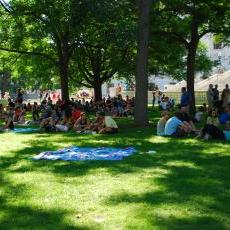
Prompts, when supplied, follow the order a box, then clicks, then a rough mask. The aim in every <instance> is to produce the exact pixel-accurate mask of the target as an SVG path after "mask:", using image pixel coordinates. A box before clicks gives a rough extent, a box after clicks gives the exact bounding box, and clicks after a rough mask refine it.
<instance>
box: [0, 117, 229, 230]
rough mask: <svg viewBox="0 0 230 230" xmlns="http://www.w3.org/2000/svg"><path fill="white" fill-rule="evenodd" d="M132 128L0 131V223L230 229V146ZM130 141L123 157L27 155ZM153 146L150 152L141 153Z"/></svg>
mask: <svg viewBox="0 0 230 230" xmlns="http://www.w3.org/2000/svg"><path fill="white" fill-rule="evenodd" d="M151 121H152V125H151V127H149V128H146V129H139V128H135V127H131V125H130V124H131V121H130V120H128V119H125V118H124V119H121V121H120V122H119V123H120V124H121V126H122V128H121V130H120V133H119V134H118V135H111V136H103V135H79V134H78V135H77V134H74V133H64V134H63V133H62V134H60V133H58V134H45V133H37V134H13V133H0V229H4V230H5V229H6V230H8V229H33V230H34V229H45V230H46V229H47V230H50V229H55V230H56V229H106V230H107V229H154V230H155V229H156V230H158V229H169V230H174V229H175V230H177V229H185V230H190V229H191V230H204V229H207V230H213V229H216V230H222V229H226V230H227V229H230V145H229V143H223V142H204V141H199V140H196V139H192V138H190V139H180V140H179V139H177V140H176V139H171V138H163V137H157V136H155V135H154V132H155V131H154V128H153V126H154V125H153V124H155V123H156V121H157V118H152V120H151ZM70 145H78V146H95V147H100V146H105V147H107V146H113V147H126V146H134V147H136V148H137V149H138V153H137V154H135V155H133V156H131V157H128V158H126V159H125V160H123V161H117V162H108V161H90V162H64V161H55V162H50V161H33V160H31V159H30V158H31V157H32V156H34V155H35V154H38V153H40V152H41V151H45V150H56V149H59V148H62V147H66V146H70ZM149 150H155V151H156V152H157V153H156V154H153V155H150V154H148V153H147V152H148V151H149Z"/></svg>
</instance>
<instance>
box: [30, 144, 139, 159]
mask: <svg viewBox="0 0 230 230" xmlns="http://www.w3.org/2000/svg"><path fill="white" fill-rule="evenodd" d="M135 152H136V149H135V148H133V147H129V148H124V149H122V148H88V147H77V146H72V147H69V148H64V149H60V150H58V151H48V152H42V153H40V154H38V155H37V156H35V157H33V159H34V160H42V159H45V160H64V161H85V160H110V161H117V160H122V159H123V158H124V157H128V156H130V155H132V154H133V153H135Z"/></svg>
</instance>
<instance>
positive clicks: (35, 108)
mask: <svg viewBox="0 0 230 230" xmlns="http://www.w3.org/2000/svg"><path fill="white" fill-rule="evenodd" d="M31 110H32V116H33V121H38V120H39V112H40V108H39V106H38V103H37V102H34V104H33V106H32V109H31Z"/></svg>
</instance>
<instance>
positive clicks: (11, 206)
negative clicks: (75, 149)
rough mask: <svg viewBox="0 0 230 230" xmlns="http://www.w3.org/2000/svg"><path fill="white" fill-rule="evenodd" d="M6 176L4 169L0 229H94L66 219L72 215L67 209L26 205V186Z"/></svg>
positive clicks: (1, 180) (2, 174) (0, 178)
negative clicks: (13, 181)
mask: <svg viewBox="0 0 230 230" xmlns="http://www.w3.org/2000/svg"><path fill="white" fill-rule="evenodd" d="M6 178H7V177H6ZM6 178H5V175H4V172H3V171H2V172H1V174H0V184H1V189H0V191H1V193H0V217H1V218H0V229H34V230H37V229H42V230H50V229H68V230H69V229H70V230H74V229H80V230H88V229H92V228H89V227H88V226H84V225H82V224H79V225H73V224H72V223H69V222H67V221H65V217H66V216H68V215H69V214H70V215H72V213H70V212H68V211H66V210H60V209H42V208H41V207H40V208H36V207H32V206H29V205H24V204H23V203H25V202H24V201H23V200H26V199H27V198H28V196H29V193H28V192H27V189H26V186H25V185H24V184H12V182H10V181H9V180H7V179H6ZM14 201H15V202H14ZM18 202H19V203H18Z"/></svg>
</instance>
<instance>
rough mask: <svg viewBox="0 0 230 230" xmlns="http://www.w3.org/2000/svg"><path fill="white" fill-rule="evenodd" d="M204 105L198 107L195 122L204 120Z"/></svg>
mask: <svg viewBox="0 0 230 230" xmlns="http://www.w3.org/2000/svg"><path fill="white" fill-rule="evenodd" d="M203 114H204V113H203V107H202V106H200V107H199V108H198V111H197V112H196V114H195V122H197V123H199V122H200V121H201V120H202V116H203Z"/></svg>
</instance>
